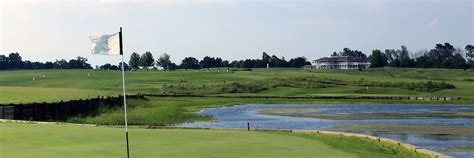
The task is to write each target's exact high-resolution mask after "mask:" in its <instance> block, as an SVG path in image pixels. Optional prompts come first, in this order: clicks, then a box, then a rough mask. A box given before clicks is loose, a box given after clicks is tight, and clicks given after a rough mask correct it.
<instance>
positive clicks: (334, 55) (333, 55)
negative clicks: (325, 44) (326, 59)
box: [331, 52, 339, 57]
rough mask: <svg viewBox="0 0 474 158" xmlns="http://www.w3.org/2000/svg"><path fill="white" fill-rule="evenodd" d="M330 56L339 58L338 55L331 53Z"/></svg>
mask: <svg viewBox="0 0 474 158" xmlns="http://www.w3.org/2000/svg"><path fill="white" fill-rule="evenodd" d="M331 56H332V57H337V56H339V55H338V54H337V52H332V54H331Z"/></svg>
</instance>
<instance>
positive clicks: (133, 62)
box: [128, 52, 140, 70]
mask: <svg viewBox="0 0 474 158" xmlns="http://www.w3.org/2000/svg"><path fill="white" fill-rule="evenodd" d="M128 64H129V65H130V68H131V69H132V70H137V69H139V66H140V55H139V54H138V53H135V52H133V53H132V55H130V60H129V61H128Z"/></svg>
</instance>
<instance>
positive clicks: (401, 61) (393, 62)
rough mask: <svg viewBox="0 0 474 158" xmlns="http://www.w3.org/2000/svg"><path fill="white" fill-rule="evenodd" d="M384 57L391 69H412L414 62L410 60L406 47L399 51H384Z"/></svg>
mask: <svg viewBox="0 0 474 158" xmlns="http://www.w3.org/2000/svg"><path fill="white" fill-rule="evenodd" d="M384 55H385V57H386V59H387V63H388V65H390V66H391V67H414V66H415V65H416V64H415V60H414V59H412V58H410V52H409V51H408V49H407V47H406V46H403V45H402V46H401V49H397V50H395V49H386V50H385V54H384Z"/></svg>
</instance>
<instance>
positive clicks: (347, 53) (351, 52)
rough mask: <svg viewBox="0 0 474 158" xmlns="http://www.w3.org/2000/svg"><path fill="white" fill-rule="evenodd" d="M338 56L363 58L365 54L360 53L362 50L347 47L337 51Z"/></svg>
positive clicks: (365, 56) (365, 57)
mask: <svg viewBox="0 0 474 158" xmlns="http://www.w3.org/2000/svg"><path fill="white" fill-rule="evenodd" d="M339 54H340V56H349V57H356V58H363V59H367V55H365V54H364V53H362V51H358V50H351V49H349V48H344V49H342V52H339Z"/></svg>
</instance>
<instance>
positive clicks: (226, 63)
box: [222, 60, 230, 67]
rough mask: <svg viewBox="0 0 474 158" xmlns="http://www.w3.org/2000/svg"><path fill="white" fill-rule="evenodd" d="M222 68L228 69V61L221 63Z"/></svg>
mask: <svg viewBox="0 0 474 158" xmlns="http://www.w3.org/2000/svg"><path fill="white" fill-rule="evenodd" d="M222 67H230V64H229V61H228V60H224V61H222Z"/></svg>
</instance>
